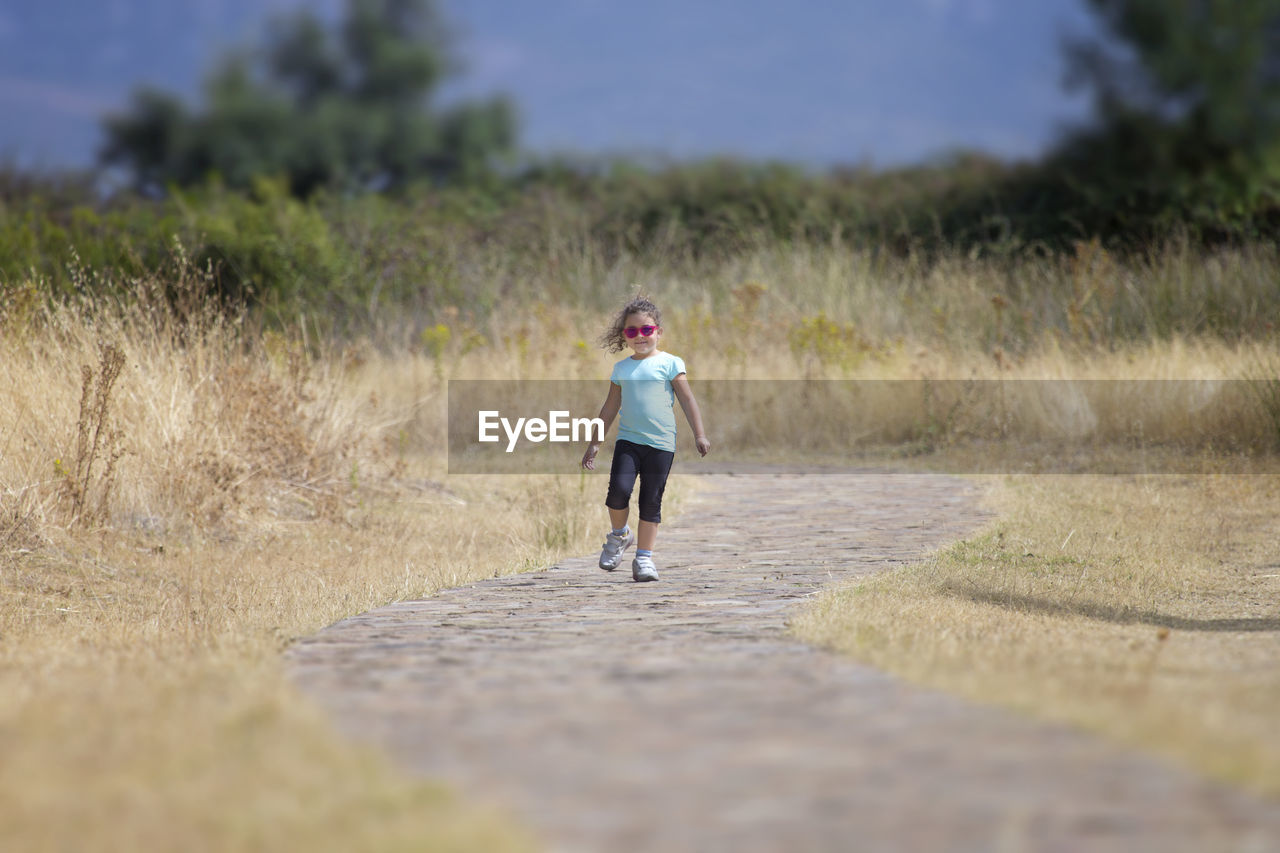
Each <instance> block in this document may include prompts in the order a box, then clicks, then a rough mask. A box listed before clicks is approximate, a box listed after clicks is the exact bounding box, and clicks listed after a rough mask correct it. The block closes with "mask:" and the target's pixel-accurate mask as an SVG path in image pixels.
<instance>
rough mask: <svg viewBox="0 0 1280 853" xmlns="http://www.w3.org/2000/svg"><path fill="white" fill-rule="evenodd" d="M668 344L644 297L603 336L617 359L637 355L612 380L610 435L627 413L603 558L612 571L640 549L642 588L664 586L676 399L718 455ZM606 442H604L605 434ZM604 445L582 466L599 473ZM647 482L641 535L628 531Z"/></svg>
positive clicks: (637, 567) (635, 571) (635, 565)
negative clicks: (657, 562) (657, 556)
mask: <svg viewBox="0 0 1280 853" xmlns="http://www.w3.org/2000/svg"><path fill="white" fill-rule="evenodd" d="M661 339H662V313H661V312H660V311H659V310H658V307H657V306H656V305H654V304H653V303H652V302H650V301H649V300H648V299H645V298H644V297H636V298H635V299H632V300H631V301H630V302H628V303H627V304H626V305H624V306H623V307H622V310H620V311H619V312H618V314H617V315H616V316H615V317H614V319H613V324H612V325H610V327H609V328H608V329H607V330H606V331H605V333H604V334H603V335H601V336H600V344H601V346H603V347H605V349H607V350H609V352H620V351H621V350H622V349H623V348H624V347H631V351H632V355H631V357H629V358H624V359H623V360H622V361H620V362H618V363H617V364H615V365H614V366H613V373H612V375H610V377H609V395H608V396H607V397H605V400H604V406H603V407H601V409H600V419H601V420H602V421H604V432H605V433H607V432H608V431H609V426H610V425H611V424H612V423H613V419H614V417H615V416H617V415H618V414H619V413H621V415H622V417H621V419H620V420H619V421H618V439H617V442H616V443H615V444H614V446H613V465H612V467H611V468H610V469H609V494H608V496H607V497H606V498H605V501H604V505H605V506H606V507H608V508H609V521H610V522H611V523H612V525H613V529H612V530H611V531H610V532H609V535H608V536H606V537H605V542H604V550H603V551H601V552H600V568H602V569H604V570H605V571H607V572H611V571H613V570H614V569H616V568H618V564H619V563H621V562H622V552H623V551H625V550H627V548H629V547H631V545H632V544H636V556H635V559H634V560H632V561H631V577H632V578H633V579H634V580H636V581H656V580H657V579H658V570H657V568H656V567H655V566H654V564H653V543H654V540H655V539H657V537H658V523H659V522H660V521H661V520H662V492H663V490H664V489H665V488H666V486H667V475H668V474H669V473H670V472H671V462H672V461H673V460H674V459H675V450H676V416H675V412H674V411H673V408H672V403H673V397H674V399H678V400H679V401H680V408H682V409H683V410H684V416H685V419H686V420H688V421H689V427H690V429H692V430H693V440H694V443H695V444H696V445H697V447H698V454H699V455H700V456H706V455H707V451H708V450H710V449H711V442H710V441H708V440H707V434H706V431H705V430H704V429H703V428H702V413H701V412H699V411H698V401H697V400H695V399H694V398H693V391H691V390H690V389H689V380H688V379H687V378H686V376H685V370H684V362H683V361H681V360H680V359H679V358H678V357H676V356H674V355H671V354H670V353H666V352H662V351H661V350H660V349H658V345H659V343H660V342H661ZM602 437H603V435H602ZM599 450H600V442H598V441H596V442H592V443H591V444H590V445H588V446H587V450H586V452H585V453H583V454H582V467H583V468H586V469H587V470H589V471H590V470H595V467H596V452H597V451H599ZM637 476H639V478H640V498H639V501H638V503H639V507H638V509H639V514H640V524H639V531H638V532H639V536H638V537H637V536H636V534H635V533H633V532H632V531H631V528H630V527H628V526H627V515H628V512H629V504H630V502H631V490H632V488H633V487H634V486H635V482H636V477H637Z"/></svg>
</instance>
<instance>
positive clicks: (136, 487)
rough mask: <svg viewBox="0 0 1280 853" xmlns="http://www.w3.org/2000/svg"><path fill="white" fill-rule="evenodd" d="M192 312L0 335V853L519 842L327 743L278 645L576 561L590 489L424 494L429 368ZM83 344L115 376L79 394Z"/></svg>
mask: <svg viewBox="0 0 1280 853" xmlns="http://www.w3.org/2000/svg"><path fill="white" fill-rule="evenodd" d="M189 319H190V318H188V319H184V318H180V317H176V316H169V315H166V316H162V317H159V318H156V317H153V316H147V315H146V314H145V313H140V312H138V311H136V310H125V311H120V310H116V309H112V308H111V307H109V306H95V310H94V311H93V312H92V313H90V314H83V313H81V312H79V311H73V310H70V309H59V310H54V311H52V312H51V313H50V314H49V315H48V316H45V317H42V318H39V319H38V321H36V322H32V323H31V324H29V325H26V326H24V327H22V328H8V329H4V330H3V331H0V363H2V364H4V365H5V370H4V372H3V374H2V375H0V743H2V745H3V751H4V755H5V759H4V761H3V762H0V838H3V842H4V843H3V845H2V846H4V847H6V849H23V850H41V849H102V850H133V849H146V848H162V849H184V850H186V849H192V850H201V849H207V850H224V849H246V848H248V849H329V850H353V849H365V850H394V849H404V850H422V849H450V850H452V849H456V850H490V849H525V848H528V847H529V846H531V843H530V840H529V839H528V838H527V837H526V836H524V835H523V834H522V833H521V832H520V831H519V830H518V829H516V828H514V827H513V826H511V825H510V824H509V823H507V822H505V820H504V819H495V818H494V817H493V816H491V815H487V814H483V813H481V812H480V811H479V810H477V809H475V808H472V807H469V806H466V805H465V804H460V803H458V802H456V800H455V799H454V798H453V797H452V796H450V795H449V794H448V793H447V792H445V791H443V790H440V789H439V788H437V787H436V786H433V785H429V784H426V783H423V782H419V781H415V780H412V779H410V778H408V777H406V776H405V775H404V774H402V773H401V772H400V771H398V770H396V769H394V768H392V767H391V766H390V764H389V763H388V762H386V761H385V760H383V759H381V758H377V757H375V756H373V755H372V754H371V753H370V752H368V751H366V750H364V749H361V748H357V747H354V746H350V745H347V744H344V743H343V742H342V741H341V740H340V739H338V738H337V737H335V735H334V734H333V733H332V731H331V730H330V729H329V728H328V726H327V724H326V723H325V722H324V721H323V720H321V719H319V718H318V716H317V715H316V714H315V713H313V712H312V711H311V710H310V709H309V706H308V705H307V704H306V703H305V702H304V701H303V700H301V699H300V698H299V697H297V696H295V695H294V694H293V693H292V692H291V691H290V689H289V688H288V687H287V685H286V683H285V681H284V679H283V677H282V672H281V668H280V662H279V652H280V650H281V649H282V648H283V647H284V646H285V645H286V644H287V643H288V642H290V641H291V640H292V639H293V638H296V637H299V636H304V635H306V634H309V633H311V632H314V631H315V630H317V629H319V628H321V627H323V626H324V625H326V624H328V623H330V622H332V621H335V620H336V619H339V618H341V617H344V616H347V615H351V614H354V613H357V612H360V611H363V610H367V609H369V608H372V607H375V606H378V605H381V604H384V603H387V602H389V601H393V600H396V599H401V598H407V597H418V596H423V595H429V594H430V593H431V592H433V591H434V590H437V589H439V588H441V587H442V586H446V585H455V584H458V583H463V582H466V581H469V580H472V579H476V578H479V577H487V576H492V575H494V574H501V573H509V572H514V571H519V570H521V569H528V568H531V567H535V566H540V565H546V564H547V563H549V562H551V561H553V560H554V559H556V558H557V557H558V556H559V555H561V554H562V553H564V552H565V551H571V552H574V553H580V552H584V551H586V550H589V548H590V547H591V546H593V545H595V544H597V540H596V538H595V537H596V536H597V535H598V530H597V529H596V528H598V527H599V524H600V523H602V522H601V517H602V516H603V511H602V510H601V509H600V507H599V503H600V495H599V494H597V492H598V491H599V488H589V487H588V486H592V485H595V486H598V484H596V483H588V482H586V481H585V480H584V479H583V478H581V477H579V476H578V475H576V474H568V475H566V476H564V477H540V478H537V479H536V480H530V479H528V478H519V477H493V478H479V477H470V478H455V479H454V480H453V481H448V482H446V478H445V474H444V467H445V462H444V458H443V455H442V452H441V451H440V449H439V445H438V444H435V445H433V444H431V443H429V442H430V438H431V436H432V434H433V433H436V432H438V431H439V430H438V429H437V428H436V426H435V424H436V423H437V422H439V421H441V420H442V415H441V406H442V401H443V393H444V392H443V387H442V382H441V379H440V378H439V377H438V376H437V375H436V373H435V371H434V369H433V366H432V365H431V364H430V362H429V361H428V360H426V359H421V358H416V357H413V356H409V355H405V356H404V357H402V358H400V359H397V360H395V361H394V362H388V361H385V360H381V359H377V358H370V357H365V358H360V357H356V356H355V355H354V354H351V353H348V354H346V355H345V356H343V355H334V356H329V357H322V358H311V357H307V356H306V355H305V354H304V353H303V351H302V349H301V348H300V347H298V346H296V345H294V344H292V343H290V342H288V341H286V340H285V339H283V338H273V337H270V336H268V337H267V338H266V340H265V341H263V342H262V343H260V344H259V343H254V342H252V341H251V339H250V338H248V337H246V336H244V335H243V334H242V333H241V332H240V330H238V329H236V328H234V327H231V326H227V325H224V324H222V323H221V322H219V321H217V320H215V319H214V318H213V317H212V315H209V316H204V317H201V318H195V319H194V320H193V321H188V320H189ZM104 352H105V353H107V354H108V355H107V358H110V357H111V356H110V354H111V353H112V352H120V353H122V354H123V355H124V364H123V366H122V370H121V372H120V375H119V377H118V379H117V380H116V381H115V383H114V384H113V385H112V386H111V387H110V388H109V389H107V390H108V391H109V393H107V394H105V401H102V400H100V397H101V396H102V395H100V393H99V390H100V388H102V387H103V384H102V383H100V381H99V377H101V376H102V370H101V365H102V363H103V355H102V354H103V353H104ZM82 368H86V369H87V374H84V373H82ZM83 389H88V393H87V396H85V395H82V390H83ZM82 397H84V398H85V399H86V400H87V404H86V405H84V406H81V404H80V401H81V399H82ZM82 433H83V434H87V435H88V436H89V439H88V440H81V434H82ZM95 437H96V438H95ZM95 448H96V449H95ZM593 522H594V523H593ZM588 531H590V532H588Z"/></svg>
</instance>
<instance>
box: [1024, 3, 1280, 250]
mask: <svg viewBox="0 0 1280 853" xmlns="http://www.w3.org/2000/svg"><path fill="white" fill-rule="evenodd" d="M1087 2H1088V5H1089V6H1090V7H1091V9H1092V11H1093V12H1094V13H1095V15H1096V16H1097V17H1098V19H1099V21H1100V23H1101V24H1102V27H1103V30H1104V33H1105V35H1103V36H1102V37H1100V38H1096V39H1092V40H1076V41H1073V42H1070V43H1068V45H1067V54H1068V62H1069V68H1070V74H1069V80H1068V82H1069V83H1073V84H1075V85H1077V86H1087V87H1089V88H1091V89H1092V91H1093V94H1094V98H1095V104H1096V116H1097V122H1096V123H1095V124H1094V126H1092V127H1090V128H1087V129H1084V130H1081V131H1079V132H1076V133H1074V134H1072V135H1070V136H1069V137H1068V138H1067V139H1066V140H1065V141H1064V143H1063V144H1062V145H1061V146H1060V147H1059V149H1058V151H1057V153H1056V156H1055V157H1053V158H1051V160H1050V162H1049V164H1048V166H1049V168H1050V169H1061V170H1062V173H1063V174H1067V175H1069V176H1070V177H1069V179H1068V183H1069V184H1070V187H1069V188H1068V189H1067V190H1066V192H1065V195H1066V196H1067V197H1068V198H1066V199H1065V201H1066V202H1067V203H1072V204H1075V205H1076V206H1077V207H1079V208H1080V209H1078V210H1074V211H1073V212H1072V213H1071V215H1072V216H1073V217H1075V218H1076V219H1077V220H1079V222H1080V224H1081V225H1082V226H1083V228H1084V230H1086V231H1089V232H1093V233H1097V232H1098V231H1107V230H1124V229H1126V228H1128V227H1129V226H1130V225H1134V224H1139V223H1147V224H1151V223H1159V222H1163V223H1165V224H1168V223H1171V222H1175V221H1179V222H1191V223H1192V224H1193V225H1194V226H1195V227H1196V228H1197V229H1199V230H1204V229H1206V228H1207V229H1208V230H1209V231H1213V230H1218V231H1220V232H1222V233H1224V234H1225V233H1228V232H1231V233H1243V232H1247V231H1249V230H1251V229H1255V230H1256V228H1257V227H1258V223H1260V222H1264V221H1269V220H1271V219H1273V218H1274V216H1275V213H1276V208H1277V191H1278V189H1280V0H1087ZM1156 230H1160V228H1157V229H1156Z"/></svg>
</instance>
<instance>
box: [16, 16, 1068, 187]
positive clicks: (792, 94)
mask: <svg viewBox="0 0 1280 853" xmlns="http://www.w3.org/2000/svg"><path fill="white" fill-rule="evenodd" d="M439 2H440V6H441V10H442V12H443V13H444V18H445V20H446V21H447V22H448V24H449V26H450V28H451V30H452V31H453V33H454V35H455V40H454V44H455V48H456V51H457V54H458V57H459V59H460V60H461V65H462V70H461V71H460V73H459V75H458V76H457V77H456V78H455V79H453V80H451V81H450V83H449V84H448V85H447V86H446V87H445V88H444V90H443V91H442V92H441V100H442V101H443V102H448V101H451V100H457V99H461V98H467V97H472V96H479V95H489V94H493V93H498V92H501V93H505V94H507V95H509V96H510V97H511V98H512V99H513V100H514V102H515V104H516V106H517V108H518V111H519V115H520V143H521V148H522V150H524V151H525V152H527V153H529V154H531V155H534V156H541V155H551V154H565V155H580V156H610V155H631V156H636V155H639V156H645V157H670V158H674V159H691V158H699V157H707V156H733V157H739V158H744V159H763V160H782V161H789V162H794V163H798V164H802V165H806V166H810V167H817V168H825V167H829V166H834V165H862V166H871V167H875V168H889V167H895V166H901V165H907V164H914V163H921V162H927V161H929V160H931V159H935V158H938V157H941V156H945V155H947V154H949V153H953V152H955V151H959V150H978V151H984V152H987V153H989V154H993V155H995V156H999V157H1002V158H1005V159H1010V160H1013V159H1026V158H1034V157H1036V156H1038V155H1039V154H1041V153H1043V152H1044V151H1045V150H1046V148H1047V147H1048V146H1049V145H1050V144H1051V143H1052V142H1053V140H1054V139H1055V138H1056V137H1057V136H1058V135H1059V134H1060V132H1061V130H1062V129H1063V128H1064V127H1065V126H1068V125H1071V124H1076V123H1079V122H1082V121H1084V120H1086V119H1087V115H1088V100H1087V97H1086V95H1085V94H1084V93H1079V92H1077V93H1069V92H1067V91H1065V90H1064V88H1063V85H1062V80H1063V76H1064V66H1063V58H1062V49H1061V42H1062V39H1063V37H1064V36H1065V35H1067V34H1076V35H1080V34H1088V33H1090V32H1092V26H1093V22H1092V19H1091V18H1090V16H1089V15H1088V14H1087V12H1086V11H1085V3H1084V0H1030V2H1029V0H828V1H827V2H820V0H785V2H784V0H647V2H644V3H637V2H634V0H630V2H622V1H621V0H537V2H519V0H439ZM342 6H343V0H42V2H36V0H0V161H6V162H9V163H16V164H18V165H19V166H22V167H38V168H50V169H56V168H64V167H81V166H88V165H91V164H92V162H93V159H94V156H95V152H96V150H97V147H98V145H99V144H100V142H101V138H100V136H99V128H100V124H101V118H102V116H103V115H104V114H105V113H108V112H110V111H113V110H115V111H119V110H122V109H123V108H124V107H125V106H126V105H127V103H128V99H129V95H130V93H131V92H132V91H133V89H134V88H135V87H137V86H139V85H144V84H145V85H150V86H155V87H159V88H162V89H166V90H169V91H173V92H176V93H179V94H181V95H183V96H186V97H188V98H195V97H197V96H198V92H199V84H200V80H201V79H202V77H203V76H204V74H205V73H207V71H208V70H209V68H210V66H211V64H212V63H213V62H214V61H215V60H216V59H217V58H218V57H219V56H220V55H222V54H223V53H224V52H225V51H226V50H228V49H229V48H231V47H233V46H238V45H243V44H246V43H248V42H251V41H252V40H253V39H254V38H255V37H256V36H257V35H258V34H259V33H260V32H261V30H262V26H263V24H264V22H265V20H266V19H267V17H268V16H269V15H271V14H273V13H277V14H278V13H280V12H282V11H287V10H289V9H293V8H297V7H306V8H310V9H312V10H314V11H315V12H316V13H317V14H319V15H321V16H322V17H325V18H327V19H330V20H332V19H335V18H336V17H337V15H338V14H339V11H340V9H341V8H342Z"/></svg>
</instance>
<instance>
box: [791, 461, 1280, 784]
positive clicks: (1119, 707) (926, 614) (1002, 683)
mask: <svg viewBox="0 0 1280 853" xmlns="http://www.w3.org/2000/svg"><path fill="white" fill-rule="evenodd" d="M1212 465H1213V462H1212V460H1208V461H1206V467H1207V468H1211V467H1212ZM1270 469H1271V470H1270V471H1269V472H1268V473H1265V474H1263V473H1259V474H1257V475H1244V476H1240V475H1236V476H1222V475H1214V474H1203V475H1196V476H1173V475H1148V476H1140V477H1130V476H1092V475H1072V476H1028V477H1013V478H995V479H994V480H993V481H992V482H991V490H990V493H989V500H990V502H991V504H992V507H993V509H995V510H996V511H997V512H998V513H999V519H998V520H997V521H996V522H994V523H993V524H992V525H990V527H989V528H988V529H987V530H986V531H985V532H983V533H982V534H981V535H978V536H976V537H974V538H972V539H970V540H967V541H965V542H962V543H960V544H958V545H955V546H953V547H951V548H948V549H946V550H944V551H943V552H941V553H939V554H938V555H935V556H934V557H933V558H931V559H929V560H927V561H926V562H924V563H922V564H919V565H915V566H911V567H908V568H904V569H902V570H898V571H894V572H892V573H889V574H887V575H883V576H878V577H875V578H871V579H867V580H865V581H860V582H857V583H854V584H850V585H847V586H844V587H841V588H838V589H836V590H833V591H831V592H829V593H826V594H824V595H823V596H821V597H820V599H819V600H818V601H816V603H815V604H814V605H813V606H812V608H811V609H809V610H808V611H807V612H805V613H804V614H803V616H802V617H801V618H799V619H797V620H796V623H795V625H794V629H795V631H796V632H797V633H798V635H799V636H801V637H802V638H804V639H806V640H809V641H811V642H815V643H819V644H822V645H825V646H829V647H831V648H835V649H838V650H840V651H842V652H846V653H848V654H850V655H852V656H854V657H857V658H858V659H860V660H864V661H866V662H868V663H871V664H872V665H874V666H877V667H880V668H883V669H886V670H888V671H890V672H893V673H896V674H899V675H901V676H903V677H906V678H908V679H910V680H912V681H914V682H917V683H921V684H925V685H929V686H932V687H937V688H941V689H943V690H947V691H952V692H956V693H959V694H961V695H964V696H967V697H970V698H972V699H975V700H977V701H980V702H990V703H995V704H1000V705H1006V706H1009V707H1012V708H1016V709H1018V710H1021V711H1024V712H1026V713H1029V714H1032V715H1034V716H1038V717H1043V718H1047V719H1052V720H1057V721H1062V722H1066V723H1069V724H1073V725H1079V726H1083V727H1085V728H1088V729H1091V730H1094V731H1098V732H1102V733H1104V734H1106V735H1108V736H1110V737H1114V738H1116V739H1117V740H1120V741H1123V742H1126V743H1130V744H1134V745H1138V746H1140V747H1143V748H1146V749H1149V750H1152V751H1154V752H1158V753H1161V754H1164V755H1167V756H1170V757H1172V758H1175V759H1177V760H1180V761H1182V762H1184V763H1186V764H1188V765H1190V766H1193V767H1196V768H1198V769H1200V770H1201V771H1203V772H1206V773H1208V774H1212V775H1214V776H1216V777H1219V778H1222V779H1227V780H1230V781H1233V782H1236V783H1242V784H1245V785H1248V786H1250V787H1252V788H1254V789H1256V790H1259V791H1261V792H1264V793H1266V794H1269V795H1271V796H1276V795H1280V733H1277V731H1276V728H1275V714H1276V710H1275V709H1276V708H1277V707H1278V706H1280V605H1278V604H1277V602H1280V559H1278V558H1277V556H1276V553H1275V547H1274V546H1275V542H1276V541H1277V534H1280V475H1278V474H1277V472H1276V471H1275V470H1274V469H1275V465H1274V464H1272V465H1270Z"/></svg>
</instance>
